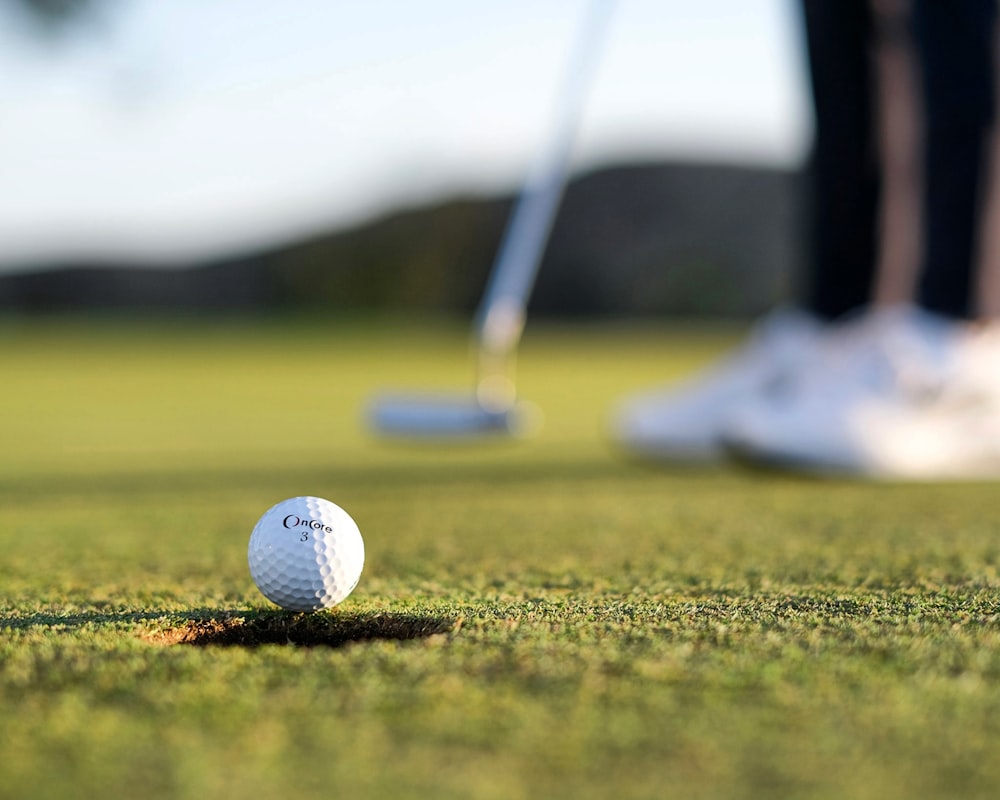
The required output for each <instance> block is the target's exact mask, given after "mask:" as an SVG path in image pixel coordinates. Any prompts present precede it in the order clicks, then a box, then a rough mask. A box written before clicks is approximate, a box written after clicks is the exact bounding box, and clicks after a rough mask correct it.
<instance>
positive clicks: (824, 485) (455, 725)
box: [0, 319, 1000, 800]
mask: <svg viewBox="0 0 1000 800" xmlns="http://www.w3.org/2000/svg"><path fill="white" fill-rule="evenodd" d="M464 334H465V330H464V326H461V325H460V326H458V327H449V326H440V327H435V328H430V327H420V326H417V325H408V324H403V323H396V324H390V323H375V322H370V323H352V324H348V323H326V322H323V321H319V320H311V321H302V320H287V321H282V320H274V321H269V322H267V323H263V324H258V325H251V324H250V323H246V322H240V321H228V322H220V323H217V324H210V323H207V322H204V321H189V322H187V323H184V322H181V321H176V322H169V321H167V322H162V321H161V322H158V323H142V324H140V323H138V322H131V323H128V322H123V321H117V322H116V321H104V322H100V323H98V322H86V321H82V320H68V321H58V320H48V321H44V320H43V321H32V320H18V319H8V320H6V321H0V375H2V376H3V377H2V391H0V707H2V714H0V797H4V798H6V797H11V798H45V797H102V798H104V797H145V798H150V800H157V798H229V797H233V798H236V797H255V798H289V797H337V796H344V797H351V798H359V799H360V798H371V797H386V798H503V800H517V799H518V798H550V797H551V798H556V797H567V798H612V797H613V798H629V797H650V798H653V797H656V798H661V797H679V798H717V797H718V798H762V797H801V798H845V797H850V798H880V799H886V798H888V799H892V798H920V797H926V798H934V797H941V798H951V797H993V796H995V794H996V787H997V786H1000V760H998V759H997V758H996V748H997V742H998V741H1000V591H998V587H1000V576H998V564H1000V492H998V491H997V488H996V486H994V485H988V484H983V485H940V486H939V485H929V486H886V485H870V484H864V483H851V482H847V481H836V482H821V481H808V480H799V479H795V478H792V477H785V476H778V475H762V474H753V473H748V472H744V471H740V470H738V469H730V468H724V467H723V468H715V469H703V470H681V469H672V470H670V469H650V468H646V467H641V466H638V465H635V464H631V463H628V462H626V461H624V460H622V459H620V458H618V457H617V456H616V455H615V454H614V453H613V452H612V451H611V450H610V449H609V448H608V446H607V445H606V443H605V442H604V440H603V436H602V432H601V425H602V422H603V419H604V415H605V413H606V412H607V410H608V407H609V405H610V404H611V403H612V402H613V400H614V398H615V397H617V396H618V395H619V394H620V393H622V392H623V391H626V390H629V389H632V388H635V387H639V386H643V385H645V384H648V383H650V382H657V381H659V380H660V379H665V378H669V377H671V376H677V375H680V374H683V373H684V372H686V371H688V370H690V369H692V368H694V367H695V366H696V365H697V364H699V363H702V362H704V361H706V360H707V359H709V358H710V357H711V356H712V355H713V354H714V353H717V352H719V351H720V350H721V349H722V348H723V347H724V346H725V345H726V344H727V342H730V341H732V339H731V336H730V335H728V334H727V335H723V334H712V333H707V332H698V331H686V332H685V331H678V330H674V331H669V330H661V329H655V328H649V329H631V330H630V329H609V328H599V327H594V328H590V329H588V328H585V327H581V328H579V329H545V328H541V327H536V328H531V329H529V333H528V336H527V339H526V341H525V343H524V347H523V351H522V357H521V364H520V375H519V377H520V384H521V388H522V392H523V394H524V395H525V396H527V397H529V398H530V399H532V400H535V401H537V402H538V403H539V404H540V405H541V406H542V407H543V408H544V410H545V412H546V415H547V424H546V427H545V428H544V430H543V432H542V434H541V435H540V436H538V437H537V438H536V439H534V440H532V441H529V442H524V443H504V444H499V443H497V444H489V445H487V446H485V447H482V448H477V447H459V448H455V449H451V450H437V449H435V450H427V449H421V448H415V447H396V446H390V445H387V444H384V443H379V442H374V441H372V440H371V439H370V438H369V437H368V436H367V434H366V433H365V431H364V429H363V427H362V426H361V425H360V424H359V419H360V416H359V415H360V409H361V408H362V406H363V403H364V401H365V399H366V398H367V396H368V395H369V393H370V392H372V391H373V390H375V389H377V388H379V387H382V386H389V387H403V388H405V387H407V386H416V387H421V386H432V387H442V388H446V387H449V386H454V387H465V386H467V385H468V383H469V380H470V364H469V360H468V352H467V344H466V340H465V336H464ZM298 494H316V495H320V496H325V497H328V498H330V499H331V500H334V501H335V502H337V503H339V504H340V505H342V506H344V507H345V508H346V509H347V510H348V511H349V512H350V513H351V514H352V515H353V516H354V517H355V519H356V520H357V521H358V523H359V525H360V527H361V530H362V532H363V534H364V536H365V541H366V547H367V564H366V568H365V573H364V575H363V577H362V580H361V583H360V585H359V587H358V589H357V590H356V592H355V593H354V594H353V595H352V596H351V597H350V598H348V600H347V601H346V602H345V603H344V604H343V605H342V606H340V607H338V609H335V610H334V611H333V612H330V613H324V614H319V615H312V616H302V615H292V614H286V613H284V612H281V611H278V610H276V609H275V608H274V607H273V606H270V605H269V604H268V603H267V602H266V601H265V600H264V599H263V597H261V596H260V595H259V594H258V593H257V591H256V589H255V588H254V586H253V584H252V583H251V581H250V577H249V573H248V571H247V567H246V544H247V540H248V537H249V533H250V529H251V528H252V526H253V524H254V522H255V521H256V519H257V517H258V516H259V515H260V514H261V513H263V511H264V510H266V509H267V508H268V507H269V506H270V505H271V504H273V503H274V502H277V501H278V500H281V499H283V498H285V497H290V496H293V495H298Z"/></svg>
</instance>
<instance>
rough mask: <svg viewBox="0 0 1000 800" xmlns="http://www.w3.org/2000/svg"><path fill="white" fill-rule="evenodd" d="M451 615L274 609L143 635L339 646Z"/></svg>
mask: <svg viewBox="0 0 1000 800" xmlns="http://www.w3.org/2000/svg"><path fill="white" fill-rule="evenodd" d="M455 627H456V621H455V620H452V619H446V618H443V617H425V616H416V615H408V614H375V615H366V616H340V615H335V614H324V613H320V614H298V613H296V614H290V613H288V612H280V611H279V612H274V613H269V614H265V615H259V616H258V615H254V616H252V617H241V616H236V615H232V616H224V617H219V618H211V619H197V620H190V621H189V622H186V623H185V624H183V625H180V626H178V627H175V628H169V629H167V630H164V631H159V632H157V633H155V634H151V635H149V636H147V637H145V638H146V639H147V640H148V641H151V642H154V643H156V644H162V645H178V644H181V645H194V646H196V647H207V646H209V645H217V646H221V647H260V646H262V645H274V644H276V645H289V646H293V647H343V646H344V645H347V644H351V643H353V642H369V641H378V640H394V641H404V640H408V639H421V638H427V637H430V636H436V635H439V634H445V633H448V632H449V631H452V630H454V629H455Z"/></svg>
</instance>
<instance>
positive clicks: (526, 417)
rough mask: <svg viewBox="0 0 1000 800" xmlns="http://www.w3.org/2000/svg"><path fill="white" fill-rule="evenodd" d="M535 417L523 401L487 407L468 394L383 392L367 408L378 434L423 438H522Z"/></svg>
mask: <svg viewBox="0 0 1000 800" xmlns="http://www.w3.org/2000/svg"><path fill="white" fill-rule="evenodd" d="M538 416H539V415H538V412H537V410H536V409H534V407H533V406H530V405H529V404H527V403H520V402H518V403H510V404H507V405H503V406H498V407H487V406H485V405H483V404H482V403H481V402H480V401H479V400H478V399H477V398H476V396H475V395H472V394H393V395H383V396H380V397H378V398H376V399H375V401H374V402H373V403H372V404H371V405H370V406H369V409H368V421H369V424H370V427H371V428H372V430H373V431H374V432H375V433H376V434H378V435H379V436H383V437H386V438H397V439H412V440H425V441H460V440H463V439H480V438H486V437H504V436H511V437H515V438H523V437H525V436H528V435H530V434H531V433H532V432H533V431H534V430H536V429H537V427H538Z"/></svg>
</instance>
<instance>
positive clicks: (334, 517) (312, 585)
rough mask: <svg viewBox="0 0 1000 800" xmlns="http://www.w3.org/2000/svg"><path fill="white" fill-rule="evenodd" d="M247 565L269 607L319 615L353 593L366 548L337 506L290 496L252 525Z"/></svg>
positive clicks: (317, 499)
mask: <svg viewBox="0 0 1000 800" xmlns="http://www.w3.org/2000/svg"><path fill="white" fill-rule="evenodd" d="M247 561H248V562H249V564H250V575H251V577H252V578H253V582H254V583H255V584H257V588H258V589H260V591H261V593H262V594H263V595H264V596H265V597H266V598H267V599H268V600H270V601H271V602H272V603H275V604H277V605H279V606H281V607H282V608H287V609H289V610H291V611H318V610H319V609H321V608H331V607H332V606H335V605H337V603H339V602H341V601H342V600H343V599H344V598H345V597H347V596H348V595H349V594H350V593H351V592H352V591H354V587H355V586H357V585H358V579H359V578H360V577H361V570H362V568H363V567H364V564H365V543H364V540H363V539H362V538H361V531H359V530H358V526H357V524H356V523H355V522H354V520H353V519H351V516H350V515H349V514H348V513H347V512H346V511H344V509H342V508H341V507H340V506H338V505H336V504H334V503H331V502H330V501H329V500H324V499H322V498H320V497H292V498H290V499H288V500H282V501H281V502H280V503H278V504H277V505H276V506H273V507H272V508H270V509H268V510H267V511H266V512H265V513H264V516H262V517H261V518H260V519H259V520H258V521H257V524H256V525H255V526H254V529H253V533H251V534H250V546H249V548H248V549H247Z"/></svg>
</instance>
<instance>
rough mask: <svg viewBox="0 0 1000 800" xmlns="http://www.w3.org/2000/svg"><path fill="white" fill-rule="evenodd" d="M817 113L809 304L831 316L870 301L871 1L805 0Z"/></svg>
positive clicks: (873, 216) (875, 168) (874, 195)
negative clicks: (869, 3)
mask: <svg viewBox="0 0 1000 800" xmlns="http://www.w3.org/2000/svg"><path fill="white" fill-rule="evenodd" d="M802 8H803V12H804V19H805V27H806V40H807V44H808V49H809V68H810V78H811V81H812V92H813V103H814V106H815V116H816V139H815V144H814V148H813V153H812V160H811V164H810V170H811V174H810V178H811V183H812V187H813V193H812V197H811V203H812V206H811V224H810V246H811V247H810V249H811V252H810V259H811V262H810V263H811V266H812V275H811V277H812V280H811V285H810V286H809V288H808V294H807V298H806V306H807V307H808V308H809V309H810V310H812V311H814V312H815V313H817V314H819V315H820V316H823V317H826V318H831V319H832V318H834V317H838V316H840V315H842V314H844V313H845V312H847V311H850V310H852V309H855V308H858V307H859V306H862V305H864V304H866V303H867V302H868V300H869V298H870V295H871V291H872V284H873V280H874V272H875V264H876V257H877V253H876V247H877V235H876V226H877V208H878V200H879V188H880V186H879V183H880V179H879V165H878V142H877V136H876V126H875V93H876V88H877V87H876V83H875V75H874V65H873V60H872V50H871V48H872V34H873V31H872V27H873V21H872V13H871V10H870V8H869V5H868V2H867V0H802Z"/></svg>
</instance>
